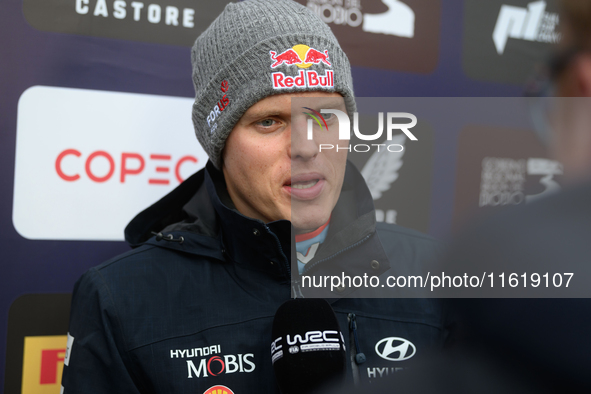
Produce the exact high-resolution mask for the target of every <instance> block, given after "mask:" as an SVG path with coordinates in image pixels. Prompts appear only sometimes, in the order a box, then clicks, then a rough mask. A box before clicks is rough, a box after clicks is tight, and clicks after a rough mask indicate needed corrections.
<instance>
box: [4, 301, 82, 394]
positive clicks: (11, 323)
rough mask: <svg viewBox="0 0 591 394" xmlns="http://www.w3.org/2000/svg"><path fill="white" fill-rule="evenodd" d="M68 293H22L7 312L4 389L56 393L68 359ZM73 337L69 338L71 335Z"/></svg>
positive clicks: (33, 393)
mask: <svg viewBox="0 0 591 394" xmlns="http://www.w3.org/2000/svg"><path fill="white" fill-rule="evenodd" d="M70 301H71V295H70V294H26V295H23V296H20V297H19V298H17V299H16V300H15V301H14V302H13V303H12V305H11V306H10V311H9V313H8V330H7V331H8V332H7V334H8V335H7V341H6V360H10V362H7V363H6V366H5V371H4V376H5V382H4V393H6V394H17V393H18V394H57V393H59V392H60V389H61V374H62V370H63V368H64V362H66V360H68V349H69V348H71V345H72V344H71V343H70V342H71V341H70V338H68V336H67V335H66V333H67V331H68V321H69V315H70ZM72 341H73V339H72Z"/></svg>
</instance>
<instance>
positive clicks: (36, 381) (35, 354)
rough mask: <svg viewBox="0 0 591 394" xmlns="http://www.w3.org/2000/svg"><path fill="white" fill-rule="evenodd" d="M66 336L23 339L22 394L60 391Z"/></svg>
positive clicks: (53, 393) (42, 393) (51, 393)
mask: <svg viewBox="0 0 591 394" xmlns="http://www.w3.org/2000/svg"><path fill="white" fill-rule="evenodd" d="M67 342H68V338H67V336H66V335H53V336H34V337H25V347H24V352H23V383H22V391H21V392H22V394H58V393H59V392H60V390H61V387H62V385H61V382H62V371H63V369H64V357H65V355H66V344H67Z"/></svg>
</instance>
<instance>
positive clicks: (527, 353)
mask: <svg viewBox="0 0 591 394" xmlns="http://www.w3.org/2000/svg"><path fill="white" fill-rule="evenodd" d="M560 5H561V14H560V25H561V30H562V39H561V42H560V44H559V45H558V46H557V48H556V49H555V52H554V55H553V56H552V58H551V59H550V61H549V62H548V69H547V76H548V77H549V80H548V81H546V82H547V83H545V84H544V83H538V84H537V90H538V92H537V93H544V94H546V95H550V96H552V95H556V96H558V97H556V98H552V97H544V98H538V99H535V100H537V101H538V103H541V104H542V106H543V107H545V108H546V109H547V111H545V112H542V111H537V112H536V113H537V114H538V116H539V115H541V114H543V115H544V116H546V118H544V119H539V118H538V119H535V120H536V124H537V125H540V124H542V125H546V127H541V128H539V130H538V134H539V135H540V136H541V137H542V140H544V141H546V142H547V143H548V146H549V149H550V152H551V154H552V155H553V157H554V158H555V159H556V160H558V161H560V162H561V163H562V164H563V166H564V177H565V180H566V183H567V187H566V188H565V189H563V190H562V191H559V192H557V193H555V194H553V195H550V196H547V197H545V198H542V199H540V200H539V201H535V202H533V203H531V204H527V205H525V206H518V207H513V208H507V209H506V210H505V211H503V212H501V213H499V214H497V215H493V216H491V217H489V218H487V219H485V220H484V221H481V222H479V223H477V224H474V225H472V226H470V227H469V228H468V229H466V230H464V231H463V232H462V234H461V235H460V236H459V237H457V238H456V239H455V241H454V242H453V245H452V247H451V250H450V252H449V255H448V256H447V258H446V263H445V265H444V266H445V267H446V268H450V267H456V268H457V267H462V269H464V268H466V267H478V269H479V270H481V271H480V272H482V271H486V272H487V273H489V272H495V274H499V273H501V272H503V273H505V275H509V274H510V273H512V272H514V273H517V274H518V275H521V274H523V273H524V272H527V273H528V274H531V273H532V272H539V273H540V275H542V274H544V273H546V272H548V273H550V277H552V275H553V274H554V273H560V274H562V273H566V272H570V273H573V277H572V283H571V288H572V291H571V292H570V293H566V294H570V296H571V297H573V296H586V295H585V294H586V293H585V291H584V290H585V288H588V286H589V284H590V283H589V279H590V278H591V247H590V240H591V99H589V97H591V1H589V0H562V1H561V3H560ZM539 81H540V80H539V79H538V82H539ZM532 93H534V92H532V90H531V89H529V90H528V92H527V94H528V95H530V96H531V95H532ZM536 290H537V289H532V288H531V286H530V288H529V289H527V288H524V289H523V292H525V294H527V292H528V291H529V292H531V294H535V293H534V291H536ZM562 290H564V289H562ZM474 294H475V293H474ZM497 294H499V293H497ZM546 294H548V293H546ZM556 294H559V293H558V291H557V293H556ZM562 294H564V293H562ZM454 305H455V306H456V311H457V312H458V315H459V317H460V319H459V320H460V322H461V332H460V336H459V337H460V338H461V340H460V341H459V342H460V343H461V344H462V345H461V346H460V347H459V348H458V350H457V351H456V352H454V353H451V354H450V355H448V356H446V357H445V358H444V360H443V361H441V362H440V363H439V364H440V366H441V369H440V371H443V373H442V376H443V375H446V376H447V377H446V378H445V379H444V380H443V382H444V383H443V384H442V385H440V386H438V387H436V386H435V385H424V386H428V387H424V386H423V389H424V390H419V391H418V392H431V393H437V392H439V393H445V392H455V393H471V392H510V393H524V392H535V393H579V392H580V393H588V392H591V381H590V380H589V378H588V373H589V367H590V366H591V342H590V341H589V338H588V336H589V334H588V333H589V331H590V330H591V301H590V300H588V299H584V298H574V299H535V298H527V299H524V298H520V299H490V298H489V299H485V298H483V299H463V300H455V301H454ZM449 365H456V366H457V368H450V367H449ZM431 367H432V366H431ZM409 382H412V379H411V380H410V381H409ZM406 387H407V388H409V387H412V386H411V383H409V384H408V385H407V386H406ZM414 389H415V390H414V392H417V391H416V389H417V387H416V385H415V386H414ZM403 392H404V391H403Z"/></svg>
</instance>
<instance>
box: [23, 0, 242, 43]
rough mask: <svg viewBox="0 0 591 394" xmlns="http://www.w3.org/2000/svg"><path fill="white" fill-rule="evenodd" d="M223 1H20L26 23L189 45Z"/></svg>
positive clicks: (41, 27) (59, 30) (42, 27)
mask: <svg viewBox="0 0 591 394" xmlns="http://www.w3.org/2000/svg"><path fill="white" fill-rule="evenodd" d="M228 3H230V1H226V0H221V1H220V0H202V1H199V2H195V1H191V0H150V1H149V2H145V1H123V0H44V1H36V0H24V2H23V14H24V16H25V19H26V20H27V22H28V23H29V24H30V25H31V26H33V27H34V28H36V29H38V30H42V31H50V32H57V33H67V34H78V35H85V36H93V37H106V38H118V39H124V40H132V41H142V42H151V43H158V44H170V45H183V46H192V45H193V43H194V42H195V37H197V36H198V35H199V34H200V33H201V32H203V31H204V30H205V29H206V28H207V26H209V25H210V23H211V22H213V20H214V19H215V18H216V17H217V16H218V15H219V14H220V13H221V12H222V10H223V9H224V7H225V6H226V4H228Z"/></svg>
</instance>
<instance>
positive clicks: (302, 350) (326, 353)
mask: <svg viewBox="0 0 591 394" xmlns="http://www.w3.org/2000/svg"><path fill="white" fill-rule="evenodd" d="M272 339H273V342H271V359H272V362H273V369H274V370H275V377H276V378H277V383H278V385H279V389H280V390H281V392H282V393H283V394H312V393H319V392H321V391H322V392H324V393H326V391H323V390H327V389H334V388H335V387H338V386H339V385H340V384H341V383H342V382H343V380H344V376H345V371H346V361H345V360H346V349H345V340H344V338H343V334H342V332H341V329H340V327H339V322H338V321H337V318H336V316H335V313H334V311H333V310H332V308H331V306H330V305H329V304H328V302H326V300H323V299H313V298H296V299H293V300H289V301H287V302H285V303H284V304H283V305H281V306H280V307H279V309H277V312H276V313H275V318H274V320H273V338H272Z"/></svg>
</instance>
